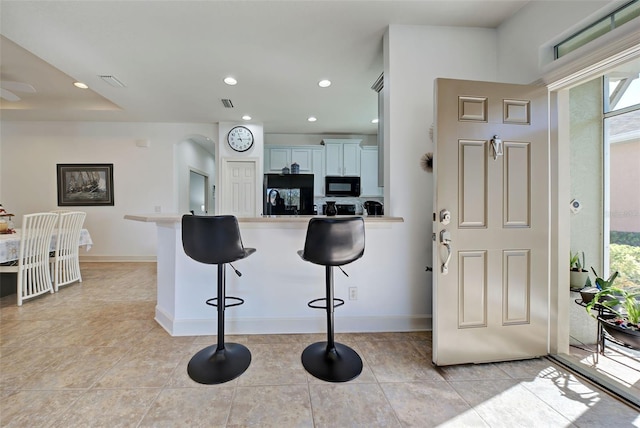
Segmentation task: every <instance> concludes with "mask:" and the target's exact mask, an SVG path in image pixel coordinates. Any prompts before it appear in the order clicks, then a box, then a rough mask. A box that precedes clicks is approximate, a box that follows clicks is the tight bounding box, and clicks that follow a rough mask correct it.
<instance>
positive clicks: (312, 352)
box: [302, 342, 362, 382]
mask: <svg viewBox="0 0 640 428" xmlns="http://www.w3.org/2000/svg"><path fill="white" fill-rule="evenodd" d="M327 345H328V343H327V342H316V343H313V344H311V345H309V346H307V348H306V349H305V350H304V351H303V352H302V365H303V366H304V368H305V370H307V372H309V373H311V374H312V375H313V376H315V377H317V378H318V379H322V380H325V381H327V382H348V381H350V380H352V379H355V378H357V377H358V376H359V375H360V373H362V359H361V358H360V355H358V353H357V352H356V351H354V350H353V349H351V348H349V347H348V346H346V345H343V344H341V343H335V344H334V346H335V348H334V349H328V347H327Z"/></svg>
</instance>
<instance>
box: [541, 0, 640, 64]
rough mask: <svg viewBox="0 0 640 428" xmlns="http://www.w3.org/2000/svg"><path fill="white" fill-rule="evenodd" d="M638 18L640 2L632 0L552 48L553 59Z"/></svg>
mask: <svg viewBox="0 0 640 428" xmlns="http://www.w3.org/2000/svg"><path fill="white" fill-rule="evenodd" d="M638 16H640V0H633V1H632V2H630V3H627V4H626V5H624V6H622V7H621V8H619V9H618V10H616V11H614V12H612V13H611V14H609V15H607V16H605V17H604V18H602V19H601V20H599V21H597V22H595V23H593V24H591V25H590V26H589V27H587V28H585V29H583V30H580V31H578V32H577V33H576V34H574V35H572V36H571V37H569V38H568V39H565V40H563V41H562V42H560V43H558V44H557V45H555V46H554V58H555V59H558V58H560V57H562V56H564V55H566V54H568V53H569V52H572V51H574V50H576V49H578V48H579V47H581V46H584V45H586V44H587V43H589V42H590V41H592V40H595V39H597V38H598V37H600V36H602V35H603V34H606V33H608V32H609V31H611V30H613V29H614V28H618V27H620V26H621V25H623V24H626V23H627V22H629V21H631V20H632V19H634V18H637V17H638Z"/></svg>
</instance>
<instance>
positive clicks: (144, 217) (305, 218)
mask: <svg viewBox="0 0 640 428" xmlns="http://www.w3.org/2000/svg"><path fill="white" fill-rule="evenodd" d="M182 215H183V214H171V213H167V214H162V213H150V214H127V215H125V216H124V218H125V219H126V220H134V221H142V222H146V223H176V222H179V221H181V220H182ZM313 217H326V216H324V215H297V216H290V215H270V216H258V217H238V223H308V222H309V220H310V219H311V218H313ZM334 217H337V218H341V217H362V218H363V219H364V221H365V223H403V222H404V218H402V217H391V216H385V215H382V216H373V215H370V216H366V215H363V216H353V215H338V216H334Z"/></svg>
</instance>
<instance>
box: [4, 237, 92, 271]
mask: <svg viewBox="0 0 640 428" xmlns="http://www.w3.org/2000/svg"><path fill="white" fill-rule="evenodd" d="M56 242H57V231H54V232H53V235H52V237H51V245H50V246H49V250H50V251H55V250H56ZM92 245H93V241H92V240H91V235H90V234H89V231H88V230H87V229H82V230H81V231H80V241H79V242H78V246H79V247H85V250H86V251H89V250H90V249H91V246H92ZM19 256H20V229H14V232H13V233H0V263H7V262H11V261H14V260H18V258H19Z"/></svg>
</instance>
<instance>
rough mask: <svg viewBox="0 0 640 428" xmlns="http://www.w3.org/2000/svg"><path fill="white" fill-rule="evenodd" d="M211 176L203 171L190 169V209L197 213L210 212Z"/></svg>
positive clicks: (204, 213)
mask: <svg viewBox="0 0 640 428" xmlns="http://www.w3.org/2000/svg"><path fill="white" fill-rule="evenodd" d="M208 188H209V176H208V175H206V174H205V173H203V172H199V171H196V170H194V169H192V168H191V169H189V211H190V212H192V213H194V214H195V215H206V214H207V213H208V212H209V195H208V192H207V189H208Z"/></svg>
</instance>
